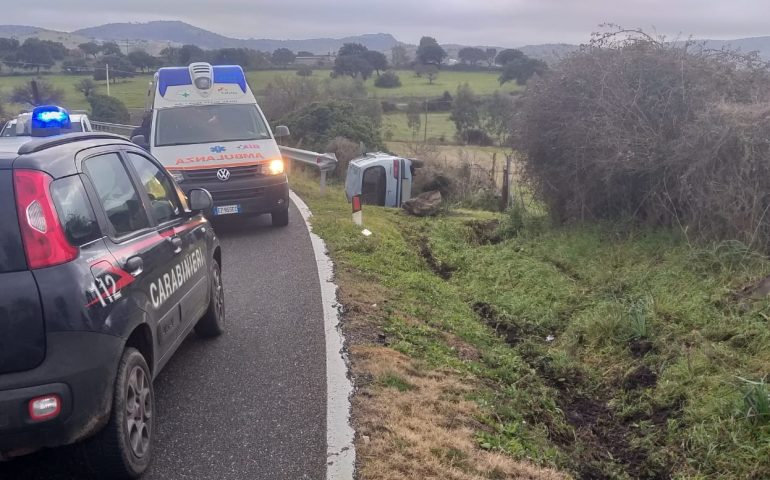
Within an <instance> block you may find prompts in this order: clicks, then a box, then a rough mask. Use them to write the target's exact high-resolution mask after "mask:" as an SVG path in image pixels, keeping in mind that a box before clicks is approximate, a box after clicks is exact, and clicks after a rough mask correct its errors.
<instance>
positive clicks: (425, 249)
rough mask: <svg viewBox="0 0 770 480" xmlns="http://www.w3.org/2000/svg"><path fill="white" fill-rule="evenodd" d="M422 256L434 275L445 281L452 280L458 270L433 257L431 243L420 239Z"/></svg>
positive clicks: (425, 239)
mask: <svg viewBox="0 0 770 480" xmlns="http://www.w3.org/2000/svg"><path fill="white" fill-rule="evenodd" d="M419 245H420V256H421V257H422V258H423V259H425V262H426V263H427V264H428V267H429V268H430V269H431V271H432V272H433V273H435V274H436V275H437V276H438V277H440V278H441V279H443V280H449V279H451V278H452V274H453V273H454V272H455V270H457V269H456V268H455V267H453V266H451V265H448V264H446V263H444V262H442V261H440V260H438V259H437V258H436V257H435V256H433V250H432V249H431V248H430V242H429V241H428V239H427V238H424V237H423V238H421V239H420V243H419Z"/></svg>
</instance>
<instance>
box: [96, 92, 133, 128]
mask: <svg viewBox="0 0 770 480" xmlns="http://www.w3.org/2000/svg"><path fill="white" fill-rule="evenodd" d="M88 103H90V104H91V120H96V121H98V122H108V123H124V124H125V123H128V121H129V119H130V117H131V116H130V115H129V113H128V109H127V108H126V106H125V104H123V102H121V101H120V100H118V99H117V98H115V97H108V96H107V95H96V94H91V95H90V96H89V97H88Z"/></svg>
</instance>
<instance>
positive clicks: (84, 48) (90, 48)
mask: <svg viewBox="0 0 770 480" xmlns="http://www.w3.org/2000/svg"><path fill="white" fill-rule="evenodd" d="M78 48H79V49H80V51H81V52H83V53H84V54H85V55H91V56H92V57H94V60H96V56H97V55H98V54H99V52H101V51H102V47H100V46H99V44H98V43H96V42H86V43H81V44H80V45H78Z"/></svg>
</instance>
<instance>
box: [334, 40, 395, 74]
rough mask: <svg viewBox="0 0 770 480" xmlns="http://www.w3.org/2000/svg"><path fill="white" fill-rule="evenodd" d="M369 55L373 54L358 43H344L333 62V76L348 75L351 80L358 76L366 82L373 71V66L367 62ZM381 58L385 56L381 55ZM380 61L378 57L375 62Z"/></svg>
mask: <svg viewBox="0 0 770 480" xmlns="http://www.w3.org/2000/svg"><path fill="white" fill-rule="evenodd" d="M371 53H373V52H370V51H369V50H368V49H367V48H366V47H365V46H363V45H361V44H360V43H346V44H344V45H342V47H341V48H340V51H339V52H338V54H337V58H336V59H335V60H334V69H333V73H334V75H335V76H342V75H349V76H351V77H353V78H356V77H358V76H360V77H361V78H362V79H364V80H366V79H367V78H369V77H370V76H371V75H372V72H373V71H374V66H373V65H372V63H371V62H370V61H369V58H370V55H371ZM372 58H373V57H372ZM382 58H385V55H382ZM380 60H381V59H380V58H379V57H378V58H377V61H380ZM385 63H386V64H387V59H385Z"/></svg>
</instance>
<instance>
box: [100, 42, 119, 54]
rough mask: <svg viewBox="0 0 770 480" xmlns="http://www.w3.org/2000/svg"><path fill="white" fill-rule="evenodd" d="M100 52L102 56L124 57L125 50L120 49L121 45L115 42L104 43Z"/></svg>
mask: <svg viewBox="0 0 770 480" xmlns="http://www.w3.org/2000/svg"><path fill="white" fill-rule="evenodd" d="M99 51H100V52H102V55H115V56H121V55H123V50H121V49H120V45H118V44H117V43H115V42H104V43H102V46H101V47H99Z"/></svg>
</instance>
